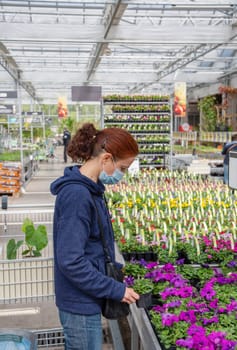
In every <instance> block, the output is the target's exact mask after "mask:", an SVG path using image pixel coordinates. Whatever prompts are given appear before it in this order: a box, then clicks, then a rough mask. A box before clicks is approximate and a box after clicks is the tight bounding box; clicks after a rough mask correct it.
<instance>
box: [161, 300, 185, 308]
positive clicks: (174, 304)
mask: <svg viewBox="0 0 237 350" xmlns="http://www.w3.org/2000/svg"><path fill="white" fill-rule="evenodd" d="M181 304H182V303H181V300H174V301H171V302H170V303H167V304H164V308H165V309H169V308H175V307H179V306H180V305H181Z"/></svg>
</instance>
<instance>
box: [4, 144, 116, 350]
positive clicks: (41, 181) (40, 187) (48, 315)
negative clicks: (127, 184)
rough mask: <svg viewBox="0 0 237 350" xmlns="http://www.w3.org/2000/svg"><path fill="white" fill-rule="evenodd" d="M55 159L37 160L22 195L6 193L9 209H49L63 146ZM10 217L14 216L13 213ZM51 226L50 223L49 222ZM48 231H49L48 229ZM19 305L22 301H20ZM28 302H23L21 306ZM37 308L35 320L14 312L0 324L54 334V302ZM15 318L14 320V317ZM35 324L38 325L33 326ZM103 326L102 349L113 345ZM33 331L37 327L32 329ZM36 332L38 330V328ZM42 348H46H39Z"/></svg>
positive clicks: (108, 349)
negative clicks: (15, 195) (38, 312)
mask: <svg viewBox="0 0 237 350" xmlns="http://www.w3.org/2000/svg"><path fill="white" fill-rule="evenodd" d="M55 156H56V157H55V159H49V161H48V162H41V163H39V167H38V170H37V172H36V173H35V174H34V176H33V177H32V179H31V180H30V181H29V182H28V183H27V184H26V185H25V187H24V189H23V191H22V193H21V195H20V196H19V197H18V198H17V197H14V196H9V197H8V211H16V210H17V211H18V210H21V209H22V208H23V209H24V210H29V209H30V210H34V209H36V210H38V209H39V208H41V210H42V211H44V210H48V209H49V210H52V208H53V205H54V201H55V197H54V196H52V195H51V193H50V191H49V186H50V183H51V182H52V181H53V180H54V179H56V178H57V177H59V176H60V175H62V174H63V171H64V168H65V166H70V165H71V164H70V161H69V162H68V164H64V162H63V148H62V147H60V146H59V147H57V148H56V150H55ZM12 217H13V216H12ZM50 227H51V226H50ZM48 233H49V234H51V233H52V232H48ZM21 306H22V305H21ZM25 306H27V307H28V304H24V305H23V307H25ZM37 306H39V308H40V315H39V316H32V317H36V318H37V320H36V321H33V322H32V317H28V318H26V317H25V316H16V317H15V318H12V317H4V320H2V322H1V321H0V328H6V327H7V328H29V329H32V327H39V329H44V330H48V329H51V330H52V334H54V335H53V336H55V330H56V329H60V328H61V326H60V323H59V320H58V316H57V310H56V307H55V305H54V302H52V301H47V302H42V303H41V304H40V305H37ZM15 307H16V305H15V304H12V305H7V304H6V305H4V306H3V308H4V309H6V308H7V309H8V308H13V309H14V308H15ZM13 320H14V321H13ZM34 320H35V318H34ZM36 325H38V326H36ZM103 329H104V344H103V350H112V349H114V346H113V345H112V340H111V336H110V332H109V327H108V323H107V321H106V320H103ZM34 330H35V331H36V332H37V331H38V329H34ZM37 333H38V332H37ZM51 348H52V349H58V350H59V349H60V350H61V349H62V347H56V348H55V345H54V346H52V347H51V346H50V345H49V346H48V347H46V349H51ZM42 349H45V348H42Z"/></svg>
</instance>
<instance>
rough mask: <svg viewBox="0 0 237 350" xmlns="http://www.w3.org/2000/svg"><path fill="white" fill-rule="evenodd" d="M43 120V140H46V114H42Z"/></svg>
mask: <svg viewBox="0 0 237 350" xmlns="http://www.w3.org/2000/svg"><path fill="white" fill-rule="evenodd" d="M42 118H43V139H44V140H45V119H44V113H43V114H42Z"/></svg>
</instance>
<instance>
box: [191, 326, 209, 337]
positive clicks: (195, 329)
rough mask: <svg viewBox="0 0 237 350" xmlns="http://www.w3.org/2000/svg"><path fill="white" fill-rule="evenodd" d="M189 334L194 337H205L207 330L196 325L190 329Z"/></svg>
mask: <svg viewBox="0 0 237 350" xmlns="http://www.w3.org/2000/svg"><path fill="white" fill-rule="evenodd" d="M187 333H188V335H190V336H193V335H195V334H200V335H205V333H206V331H205V328H203V327H202V326H198V325H196V324H192V325H191V326H190V327H189V329H188V331H187Z"/></svg>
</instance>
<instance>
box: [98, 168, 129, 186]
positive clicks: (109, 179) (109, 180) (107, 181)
mask: <svg viewBox="0 0 237 350" xmlns="http://www.w3.org/2000/svg"><path fill="white" fill-rule="evenodd" d="M123 175H124V173H123V172H122V171H120V170H119V169H115V170H114V172H113V174H112V175H108V174H106V172H105V171H104V170H103V171H101V173H100V176H99V179H100V181H101V182H102V183H103V184H104V185H115V184H117V183H118V182H119V181H120V180H121V179H122V177H123Z"/></svg>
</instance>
